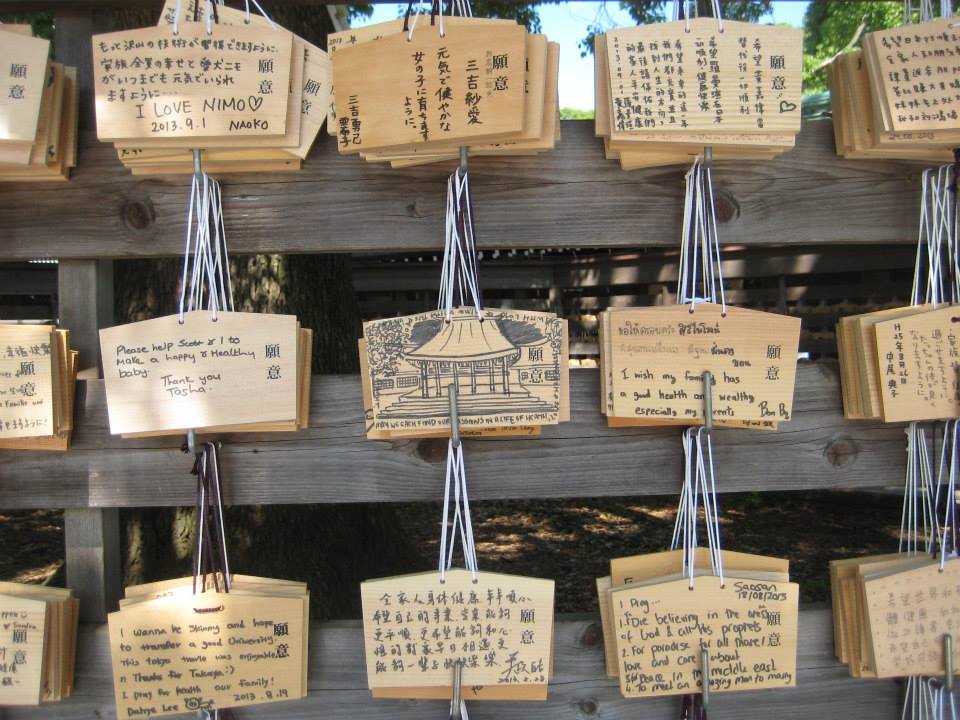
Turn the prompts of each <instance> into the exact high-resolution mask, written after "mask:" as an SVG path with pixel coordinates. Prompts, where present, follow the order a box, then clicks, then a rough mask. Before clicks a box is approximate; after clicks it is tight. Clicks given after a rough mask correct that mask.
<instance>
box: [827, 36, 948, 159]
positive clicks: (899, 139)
mask: <svg viewBox="0 0 960 720" xmlns="http://www.w3.org/2000/svg"><path fill="white" fill-rule="evenodd" d="M829 81H830V108H831V114H832V115H833V129H834V138H835V140H836V145H837V154H838V155H842V156H843V157H845V158H848V159H851V160H855V159H862V158H886V159H907V160H923V161H927V162H936V163H946V162H950V161H952V160H953V153H952V152H951V151H950V148H951V147H952V146H953V145H956V144H957V142H960V134H958V132H957V131H937V132H932V131H924V132H889V131H887V130H884V127H883V123H882V121H880V120H879V118H880V115H879V113H878V112H874V108H875V107H876V105H877V97H876V93H875V92H874V89H873V86H872V84H871V82H870V78H869V77H868V74H867V62H866V59H865V55H864V53H863V52H862V51H859V50H857V51H855V52H848V53H843V54H842V55H840V56H838V57H836V58H835V59H834V60H833V62H832V63H830V67H829ZM951 133H952V134H953V135H954V137H953V138H950V137H949V134H951ZM938 143H939V146H938V145H937V144H938Z"/></svg>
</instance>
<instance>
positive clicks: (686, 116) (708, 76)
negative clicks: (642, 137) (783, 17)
mask: <svg viewBox="0 0 960 720" xmlns="http://www.w3.org/2000/svg"><path fill="white" fill-rule="evenodd" d="M802 44H803V31H801V30H797V29H794V28H785V27H778V26H775V25H757V24H754V23H744V22H735V21H729V20H724V21H723V31H722V32H721V31H720V28H719V25H718V23H717V20H715V19H713V18H700V19H694V20H691V21H690V31H689V32H688V31H687V23H686V21H683V20H681V21H678V22H667V23H657V24H655V25H640V26H637V27H629V28H620V29H617V30H611V31H610V32H608V33H607V35H606V45H607V66H608V70H607V72H608V74H609V77H610V122H611V124H612V130H613V133H612V137H614V138H615V137H617V133H618V132H632V131H638V130H657V131H661V132H664V131H671V132H684V133H689V132H692V131H704V132H746V133H749V132H771V131H773V132H793V133H796V132H799V131H800V94H801V87H800V85H801V76H802V71H803V54H802Z"/></svg>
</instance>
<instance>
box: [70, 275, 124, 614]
mask: <svg viewBox="0 0 960 720" xmlns="http://www.w3.org/2000/svg"><path fill="white" fill-rule="evenodd" d="M57 285H58V305H59V313H58V314H59V321H60V327H62V328H66V329H68V330H70V342H71V345H72V346H73V347H74V348H75V349H77V350H78V351H79V352H80V367H81V368H84V370H83V371H82V372H83V373H84V375H85V376H87V377H99V376H100V374H101V371H100V340H99V337H98V331H99V330H100V328H102V327H109V326H110V325H111V324H113V262H112V261H110V260H107V261H103V260H67V261H63V262H61V263H60V264H59V266H58V280H57ZM64 535H65V538H64V540H65V545H66V560H67V585H68V586H69V587H71V588H73V590H74V592H75V593H76V594H77V597H79V598H80V617H81V619H82V620H84V621H85V622H103V621H104V620H105V619H106V614H107V613H108V612H110V611H112V610H114V609H116V606H117V599H118V598H119V597H120V571H121V565H120V520H119V511H118V510H117V508H108V509H101V508H75V509H68V510H66V511H65V513H64Z"/></svg>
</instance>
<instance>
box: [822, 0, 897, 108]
mask: <svg viewBox="0 0 960 720" xmlns="http://www.w3.org/2000/svg"><path fill="white" fill-rule="evenodd" d="M902 22H903V3H900V2H884V1H880V2H878V1H877V0H849V2H834V1H833V0H813V2H811V3H810V5H809V6H808V7H807V12H806V14H805V15H804V18H803V24H804V33H803V91H804V93H805V94H809V93H818V92H824V91H825V90H826V89H827V70H826V67H820V66H821V65H823V63H824V62H826V61H829V60H830V58H832V57H833V56H834V55H836V54H837V53H838V52H841V51H842V50H843V49H844V48H846V47H847V46H848V45H849V44H850V42H851V41H852V40H853V39H854V36H855V35H856V33H857V29H858V28H859V27H860V24H861V23H863V24H864V32H871V31H873V30H882V29H884V28H888V27H895V26H897V25H900V24H901V23H902ZM857 46H859V42H857Z"/></svg>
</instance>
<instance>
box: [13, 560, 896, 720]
mask: <svg viewBox="0 0 960 720" xmlns="http://www.w3.org/2000/svg"><path fill="white" fill-rule="evenodd" d="M584 582H592V580H591V579H590V578H584ZM554 646H555V651H554V653H555V665H554V678H553V682H552V683H551V687H550V693H549V698H548V699H547V700H546V701H545V702H514V703H505V702H496V703H494V702H473V703H468V707H469V710H470V717H471V718H477V719H478V720H487V719H490V720H493V718H497V720H589V718H604V719H605V720H621V719H626V718H636V717H643V718H650V720H657V719H659V718H662V719H663V720H672V719H673V718H676V717H677V716H678V715H679V712H680V700H679V698H676V697H671V698H657V699H643V700H635V699H634V700H626V699H624V698H623V697H622V696H621V695H620V690H619V688H618V687H617V682H616V680H614V679H611V678H608V677H606V674H605V673H604V668H603V637H602V632H601V630H600V623H599V619H598V618H597V617H596V616H594V615H580V616H574V615H570V616H560V618H559V620H558V622H557V624H556V635H555V642H554ZM797 665H798V672H797V687H795V688H785V689H783V690H768V691H764V692H752V693H717V694H714V695H713V696H712V697H711V701H710V717H711V720H714V719H716V720H741V719H742V718H745V717H776V718H777V719H778V720H810V719H811V718H822V717H842V718H845V719H849V720H894V718H896V717H899V708H898V707H897V685H896V683H894V682H892V681H889V680H855V679H853V678H850V677H849V676H848V674H847V669H846V667H845V666H842V665H840V664H839V663H837V661H836V660H835V659H834V658H833V632H832V627H831V620H830V613H829V611H828V610H825V609H820V608H818V609H805V610H802V611H801V613H800V628H799V648H798V653H797ZM308 687H309V695H308V697H307V698H305V699H303V700H296V701H291V702H285V703H277V704H273V705H261V706H258V707H257V708H255V710H253V711H252V713H247V712H245V713H244V717H247V716H248V715H249V716H250V717H258V718H261V717H262V718H285V719H289V720H294V719H300V718H350V719H351V720H374V719H376V720H379V719H380V718H384V717H389V718H391V719H392V720H423V718H429V717H436V718H439V717H445V713H446V711H447V707H448V705H449V703H445V702H442V701H411V700H373V699H372V698H371V697H370V691H369V690H368V689H367V677H366V669H365V665H364V659H363V639H362V635H361V630H360V625H359V623H358V622H356V621H339V622H329V623H323V624H320V625H319V626H315V627H314V629H313V630H312V631H311V633H310V665H309V677H308ZM51 713H54V714H55V715H56V717H58V718H60V719H61V720H99V719H100V718H107V717H113V716H114V709H113V682H112V676H111V673H110V652H109V645H108V642H107V629H106V627H105V626H102V625H97V626H83V627H81V631H80V642H79V645H78V657H77V676H76V694H75V696H74V697H72V698H71V699H69V700H67V701H65V702H63V703H58V704H57V705H55V706H51V705H45V706H43V707H40V708H4V717H5V718H9V720H20V719H21V718H45V717H50V715H51Z"/></svg>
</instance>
